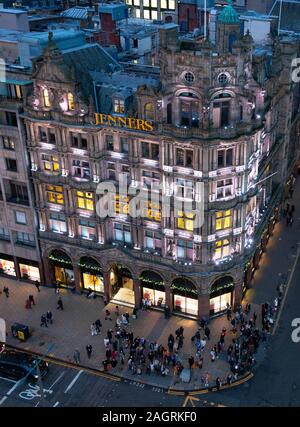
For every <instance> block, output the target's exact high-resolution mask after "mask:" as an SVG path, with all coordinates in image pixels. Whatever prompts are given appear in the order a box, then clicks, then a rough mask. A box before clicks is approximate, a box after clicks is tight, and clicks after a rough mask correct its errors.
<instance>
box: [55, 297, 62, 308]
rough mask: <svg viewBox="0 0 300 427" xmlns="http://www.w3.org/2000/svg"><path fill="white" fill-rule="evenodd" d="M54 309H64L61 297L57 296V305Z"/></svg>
mask: <svg viewBox="0 0 300 427" xmlns="http://www.w3.org/2000/svg"><path fill="white" fill-rule="evenodd" d="M56 309H57V310H63V309H64V305H63V302H62V299H61V297H59V298H58V300H57V307H56Z"/></svg>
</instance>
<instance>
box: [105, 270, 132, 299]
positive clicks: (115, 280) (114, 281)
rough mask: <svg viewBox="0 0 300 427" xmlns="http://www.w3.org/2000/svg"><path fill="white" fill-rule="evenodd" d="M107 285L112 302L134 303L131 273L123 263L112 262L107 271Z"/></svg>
mask: <svg viewBox="0 0 300 427" xmlns="http://www.w3.org/2000/svg"><path fill="white" fill-rule="evenodd" d="M108 286H109V288H110V295H111V299H112V301H113V302H114V303H125V304H129V305H134V304H135V290H134V281H133V274H132V272H131V270H130V269H129V268H128V267H127V266H125V265H123V264H116V263H115V264H112V265H111V266H110V268H109V271H108Z"/></svg>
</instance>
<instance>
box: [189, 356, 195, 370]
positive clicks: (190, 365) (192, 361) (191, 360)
mask: <svg viewBox="0 0 300 427" xmlns="http://www.w3.org/2000/svg"><path fill="white" fill-rule="evenodd" d="M194 363H195V359H194V358H193V356H190V357H189V367H190V370H192V369H193V366H194Z"/></svg>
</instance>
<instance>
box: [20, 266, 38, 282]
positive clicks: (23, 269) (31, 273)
mask: <svg viewBox="0 0 300 427" xmlns="http://www.w3.org/2000/svg"><path fill="white" fill-rule="evenodd" d="M19 269H20V275H21V279H26V280H31V281H32V282H36V281H37V282H40V270H39V268H38V267H36V266H33V265H28V264H27V263H20V262H19Z"/></svg>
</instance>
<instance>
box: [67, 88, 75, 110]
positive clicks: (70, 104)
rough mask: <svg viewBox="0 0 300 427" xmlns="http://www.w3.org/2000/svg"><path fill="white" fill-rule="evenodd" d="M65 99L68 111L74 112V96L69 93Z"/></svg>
mask: <svg viewBox="0 0 300 427" xmlns="http://www.w3.org/2000/svg"><path fill="white" fill-rule="evenodd" d="M67 99H68V110H74V109H75V105H74V96H73V94H72V93H71V92H68V95H67Z"/></svg>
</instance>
